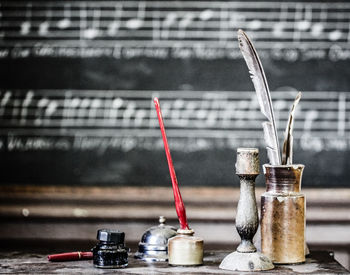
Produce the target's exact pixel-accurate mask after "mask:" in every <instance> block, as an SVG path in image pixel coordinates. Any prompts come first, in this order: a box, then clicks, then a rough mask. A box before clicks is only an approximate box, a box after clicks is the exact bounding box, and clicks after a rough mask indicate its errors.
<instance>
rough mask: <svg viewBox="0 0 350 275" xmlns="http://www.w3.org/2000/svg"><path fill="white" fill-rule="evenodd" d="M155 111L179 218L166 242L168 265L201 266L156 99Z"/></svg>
mask: <svg viewBox="0 0 350 275" xmlns="http://www.w3.org/2000/svg"><path fill="white" fill-rule="evenodd" d="M154 104H155V107H156V110H157V116H158V121H159V126H160V130H161V133H162V138H163V142H164V148H165V154H166V157H167V161H168V166H169V171H170V177H171V182H172V187H173V192H174V200H175V208H176V213H177V216H178V218H179V222H180V228H179V229H178V230H177V235H176V236H175V237H172V238H170V239H169V240H168V254H169V265H172V266H196V265H202V264H203V239H202V238H199V237H196V236H193V235H194V231H193V230H192V229H190V227H189V226H188V223H187V217H186V210H185V205H184V203H183V200H182V197H181V193H180V189H179V185H178V182H177V178H176V174H175V169H174V165H173V161H172V158H171V154H170V149H169V145H168V140H167V137H166V133H165V127H164V122H163V117H162V113H161V110H160V104H159V101H158V98H154Z"/></svg>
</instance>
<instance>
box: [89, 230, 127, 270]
mask: <svg viewBox="0 0 350 275" xmlns="http://www.w3.org/2000/svg"><path fill="white" fill-rule="evenodd" d="M124 239H125V234H124V232H120V231H118V230H108V229H100V230H98V231H97V240H99V243H98V244H97V245H96V246H95V247H94V248H93V249H92V252H93V263H94V266H95V267H98V268H123V267H126V266H127V265H128V249H127V248H126V247H125V246H124Z"/></svg>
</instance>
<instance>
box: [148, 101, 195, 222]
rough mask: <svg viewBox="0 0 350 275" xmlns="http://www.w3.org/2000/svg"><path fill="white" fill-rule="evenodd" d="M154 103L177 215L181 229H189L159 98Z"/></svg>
mask: <svg viewBox="0 0 350 275" xmlns="http://www.w3.org/2000/svg"><path fill="white" fill-rule="evenodd" d="M153 101H154V105H155V106H156V110H157V116H158V121H159V126H160V131H161V132H162V137H163V143H164V149H165V154H166V158H167V160H168V166H169V172H170V177H171V183H172V185H173V191H174V199H175V208H176V213H177V216H178V217H179V222H180V227H181V229H189V226H188V223H187V218H186V209H185V205H184V203H183V200H182V197H181V193H180V189H179V185H178V183H177V178H176V174H175V169H174V165H173V160H172V158H171V154H170V149H169V145H168V139H167V137H166V133H165V128H164V122H163V117H162V112H161V110H160V104H159V100H158V98H156V97H155V98H154V99H153Z"/></svg>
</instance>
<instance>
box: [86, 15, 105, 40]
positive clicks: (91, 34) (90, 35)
mask: <svg viewBox="0 0 350 275" xmlns="http://www.w3.org/2000/svg"><path fill="white" fill-rule="evenodd" d="M100 17H101V10H100V9H99V8H94V9H93V16H92V25H91V27H90V28H87V29H85V30H84V38H87V39H94V38H96V37H98V36H99V35H100Z"/></svg>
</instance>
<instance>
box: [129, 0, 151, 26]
mask: <svg viewBox="0 0 350 275" xmlns="http://www.w3.org/2000/svg"><path fill="white" fill-rule="evenodd" d="M145 17H146V3H145V2H143V1H141V2H139V6H138V10H137V15H136V17H135V18H131V19H129V20H128V21H126V23H125V26H126V28H128V29H131V30H137V29H140V28H141V27H142V26H143V24H144V22H145Z"/></svg>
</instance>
